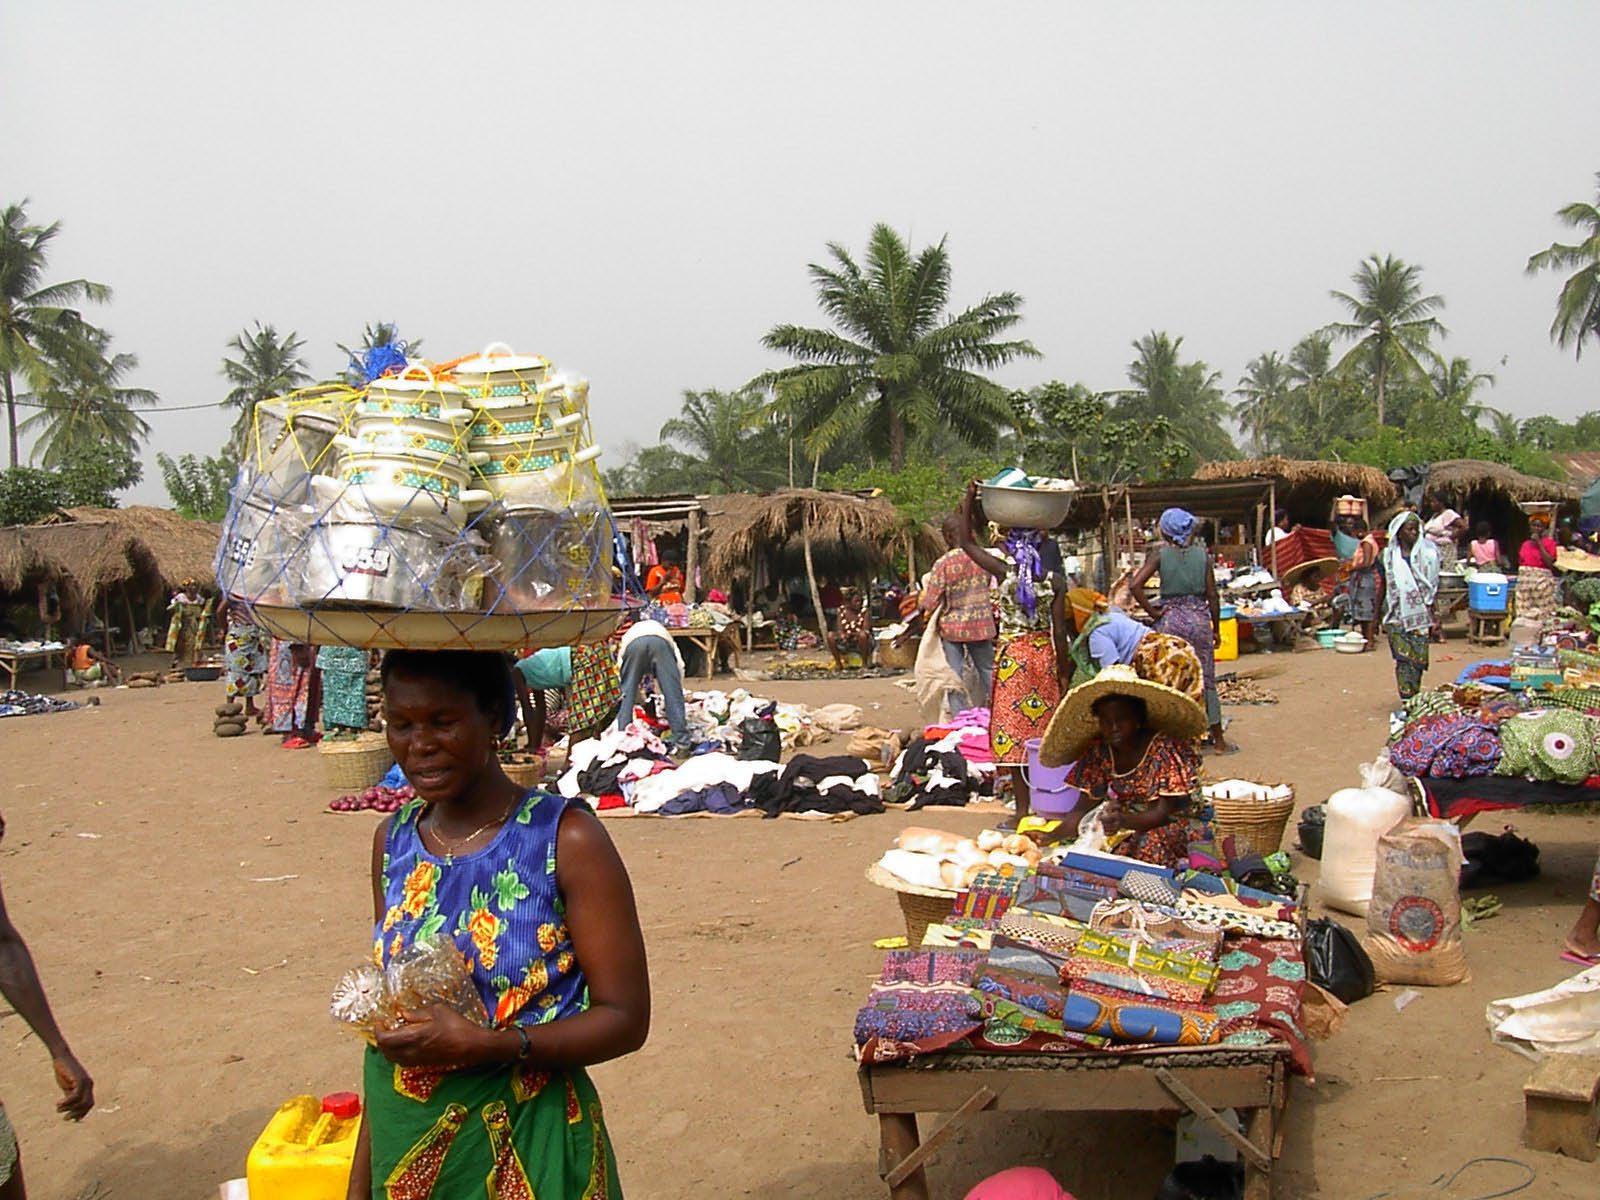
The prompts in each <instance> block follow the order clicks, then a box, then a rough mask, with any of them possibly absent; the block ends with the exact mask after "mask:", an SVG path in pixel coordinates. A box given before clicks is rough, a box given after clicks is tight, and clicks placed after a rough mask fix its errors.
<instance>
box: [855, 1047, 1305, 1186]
mask: <svg viewBox="0 0 1600 1200" xmlns="http://www.w3.org/2000/svg"><path fill="white" fill-rule="evenodd" d="M1288 1071H1289V1047H1287V1046H1285V1045H1283V1044H1281V1043H1272V1044H1269V1045H1265V1046H1251V1047H1234V1046H1226V1047H1224V1046H1196V1047H1192V1048H1187V1047H1186V1048H1177V1047H1170V1048H1162V1049H1159V1050H1144V1051H1133V1052H1127V1053H1118V1054H1111V1053H1106V1052H1103V1051H1090V1050H1086V1051H1078V1052H1073V1053H1067V1054H1017V1055H1011V1054H975V1053H938V1054H928V1055H924V1056H922V1057H920V1058H917V1059H913V1060H912V1061H910V1062H895V1063H878V1064H874V1063H865V1064H863V1065H862V1066H861V1068H860V1070H859V1071H858V1072H857V1074H858V1077H859V1080H860V1083H861V1096H862V1099H863V1100H864V1101H865V1102H866V1106H867V1111H868V1112H869V1113H875V1114H876V1115H877V1117H878V1126H879V1134H880V1137H881V1138H882V1150H881V1152H880V1154H879V1160H878V1162H879V1173H880V1174H881V1175H882V1176H883V1178H884V1182H885V1183H887V1184H888V1185H889V1195H890V1197H891V1200H928V1180H927V1176H926V1174H925V1170H924V1169H925V1167H926V1165H927V1162H928V1160H929V1159H930V1158H931V1157H932V1156H933V1154H934V1152H935V1151H937V1150H938V1148H939V1147H940V1146H941V1145H943V1144H944V1142H945V1141H946V1140H947V1139H948V1138H949V1137H950V1136H951V1134H953V1133H954V1132H955V1131H956V1130H957V1129H958V1128H959V1127H960V1126H961V1125H962V1124H963V1123H964V1122H965V1121H966V1120H967V1119H968V1118H969V1117H971V1116H972V1114H973V1113H976V1112H985V1111H987V1112H1033V1111H1039V1112H1076V1113H1084V1112H1128V1111H1135V1112H1159V1111H1173V1110H1188V1111H1189V1112H1192V1113H1194V1114H1195V1116H1197V1117H1198V1118H1199V1119H1200V1120H1202V1121H1204V1122H1205V1123H1206V1124H1207V1125H1209V1126H1211V1128H1212V1129H1214V1130H1216V1131H1217V1132H1218V1133H1220V1134H1221V1135H1222V1136H1224V1137H1226V1138H1227V1139H1228V1140H1229V1141H1230V1142H1232V1143H1233V1144H1234V1146H1235V1147H1237V1149H1238V1150H1239V1157H1240V1160H1241V1161H1242V1162H1243V1163H1244V1172H1245V1175H1244V1181H1245V1182H1244V1196H1245V1200H1272V1196H1273V1183H1272V1167H1273V1162H1274V1161H1275V1160H1276V1159H1277V1157H1278V1154H1279V1152H1280V1151H1281V1149H1282V1144H1283V1114H1284V1108H1285V1106H1286V1105H1287V1103H1288V1091H1289V1089H1288ZM1225 1108H1235V1109H1240V1110H1241V1113H1240V1115H1241V1117H1242V1118H1243V1120H1244V1132H1243V1133H1242V1134H1241V1133H1239V1132H1237V1131H1235V1130H1234V1129H1233V1127H1232V1126H1231V1125H1228V1124H1226V1123H1225V1122H1224V1121H1223V1120H1222V1119H1221V1117H1220V1116H1219V1115H1218V1110H1219V1109H1225ZM925 1112H928V1113H931V1112H947V1113H950V1114H951V1116H950V1117H949V1119H948V1120H946V1121H945V1122H944V1124H942V1125H941V1126H940V1127H939V1128H938V1129H936V1130H934V1131H933V1133H931V1134H930V1135H929V1136H928V1138H927V1139H926V1140H923V1139H922V1138H921V1137H920V1135H919V1134H918V1131H917V1114H918V1113H925Z"/></svg>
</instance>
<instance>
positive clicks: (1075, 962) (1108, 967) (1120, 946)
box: [1062, 930, 1217, 1003]
mask: <svg viewBox="0 0 1600 1200" xmlns="http://www.w3.org/2000/svg"><path fill="white" fill-rule="evenodd" d="M1062 979H1063V981H1064V982H1066V983H1067V984H1068V985H1069V986H1071V987H1077V986H1078V985H1079V984H1082V983H1096V984H1102V985H1104V986H1106V987H1112V988H1117V989H1119V990H1121V991H1124V992H1131V993H1132V994H1134V995H1137V996H1156V997H1160V998H1161V999H1163V1000H1181V1001H1184V1002H1186V1003H1195V1002H1197V1001H1200V1000H1204V999H1205V996H1206V993H1207V992H1208V991H1210V990H1211V986H1212V984H1214V983H1216V981H1217V966H1216V964H1215V963H1214V962H1207V961H1205V960H1204V959H1199V958H1193V957H1190V956H1188V955H1185V954H1182V953H1178V952H1174V951H1170V950H1157V949H1154V948H1153V947H1150V946H1147V945H1143V944H1141V943H1139V942H1136V941H1130V940H1128V939H1125V938H1120V937H1117V936H1115V935H1113V934H1106V933H1095V932H1093V931H1092V930H1091V931H1087V932H1085V933H1084V934H1083V936H1082V937H1080V938H1079V939H1078V944H1077V946H1076V947H1075V948H1074V949H1073V951H1072V955H1071V957H1070V958H1068V959H1067V963H1066V966H1065V967H1064V968H1063V970H1062Z"/></svg>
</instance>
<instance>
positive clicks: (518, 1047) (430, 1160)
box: [347, 650, 650, 1200]
mask: <svg viewBox="0 0 1600 1200" xmlns="http://www.w3.org/2000/svg"><path fill="white" fill-rule="evenodd" d="M383 696H384V711H385V713H386V715H387V718H388V727H387V735H388V739H389V748H390V750H391V751H393V752H394V756H395V759H396V761H397V762H398V763H399V764H400V767H401V769H402V770H404V771H405V774H406V778H407V780H409V781H410V783H411V786H412V787H413V788H415V789H416V792H417V796H418V799H417V800H415V801H414V802H412V803H411V804H408V805H407V806H406V807H405V808H403V809H401V810H400V811H399V812H398V813H396V814H395V815H394V816H393V817H391V818H389V819H388V820H387V821H385V822H384V823H383V824H382V825H381V826H379V828H378V830H377V833H376V836H375V837H374V839H373V844H372V893H373V915H374V921H375V923H376V927H375V930H374V938H375V945H374V951H375V954H376V956H377V958H378V960H379V962H380V963H388V962H389V961H391V960H392V959H393V958H394V957H395V956H396V955H398V954H401V953H403V952H405V951H407V950H409V949H410V948H412V947H413V946H415V945H416V944H417V943H419V942H427V941H430V940H434V939H440V938H449V939H452V940H453V941H454V942H455V943H456V945H457V947H458V948H459V949H460V950H461V952H462V954H463V955H464V956H465V957H466V959H467V962H468V964H469V965H470V968H471V971H472V983H473V985H474V987H475V988H476V990H477V992H478V994H479V997H480V999H482V1001H483V1003H484V1007H485V1008H486V1009H487V1010H488V1012H489V1014H490V1022H491V1023H490V1024H489V1026H487V1027H485V1026H482V1025H479V1024H477V1023H475V1022H473V1021H472V1020H470V1019H469V1018H467V1017H465V1016H462V1015H461V1014H460V1013H458V1012H457V1011H456V1010H455V1009H453V1008H451V1007H448V1006H445V1005H435V1006H433V1007H430V1008H428V1009H426V1010H423V1011H418V1012H408V1013H406V1014H405V1020H404V1022H403V1023H402V1024H401V1025H399V1026H398V1027H396V1028H394V1029H388V1030H384V1031H382V1032H380V1033H378V1035H377V1045H376V1047H375V1048H373V1049H369V1050H367V1052H366V1060H365V1091H366V1117H365V1120H363V1122H362V1126H361V1133H360V1140H359V1142H358V1144H357V1148H356V1154H355V1162H354V1164H353V1166H352V1170H351V1173H350V1184H349V1190H348V1192H347V1195H348V1197H349V1200H392V1198H394V1197H399V1196H416V1197H433V1198H434V1200H456V1198H457V1197H468V1196H473V1197H482V1196H484V1195H485V1194H487V1195H488V1196H491V1197H500V1196H505V1197H511V1196H519V1197H530V1198H531V1197H535V1196H538V1197H572V1198H573V1200H576V1198H577V1197H580V1196H590V1197H600V1196H604V1197H608V1198H615V1197H620V1196H621V1195H622V1191H621V1188H620V1186H619V1184H618V1180H617V1165H616V1159H615V1157H614V1156H613V1154H612V1150H611V1141H610V1138H609V1137H608V1136H607V1133H606V1128H605V1122H604V1120H603V1118H602V1115H601V1108H600V1099H599V1096H598V1094H597V1093H596V1091H595V1087H594V1084H593V1083H591V1082H590V1080H589V1076H588V1073H587V1070H586V1068H588V1067H591V1066H594V1065H595V1064H597V1063H602V1062H606V1061H608V1060H610V1059H614V1058H618V1057H621V1056H622V1055H625V1054H631V1053H632V1052H633V1051H635V1050H637V1049H638V1048H639V1047H640V1046H641V1045H643V1044H644V1040H645V1037H646V1035H647V1034H648V1032H649V1027H650V981H649V974H648V970H647V967H646V964H645V949H644V938H643V936H642V935H641V933H640V931H639V916H638V911H637V909H636V907H635V904H634V897H633V888H632V885H631V884H630V882H629V880H628V872H627V869H626V868H625V867H624V866H623V864H622V860H621V858H620V857H619V856H618V855H617V851H616V847H615V846H613V845H612V843H611V839H610V838H609V837H607V835H606V832H605V830H604V829H603V828H602V827H601V825H600V822H599V821H598V820H597V819H596V818H595V816H594V814H593V813H592V812H591V811H590V810H589V809H588V807H587V806H586V805H585V804H584V803H583V802H582V801H581V800H569V799H567V798H565V797H563V796H559V795H554V794H551V793H547V792H542V791H538V790H525V789H523V788H520V787H518V786H517V785H516V784H514V783H512V781H511V780H509V779H508V778H506V775H505V772H504V771H502V770H501V768H500V762H499V758H498V756H497V755H496V753H495V750H496V746H497V744H498V742H499V740H500V738H501V737H503V736H504V735H505V734H506V732H507V731H508V730H509V728H510V726H511V716H512V711H513V707H514V705H515V703H516V701H515V691H514V688H513V683H512V667H511V663H510V661H509V659H508V657H507V656H506V655H503V654H494V653H476V652H471V651H434V652H429V651H417V650H396V651H391V652H390V653H389V654H387V655H386V656H385V657H384V661H383ZM486 1188H487V1193H486V1192H485V1189H486Z"/></svg>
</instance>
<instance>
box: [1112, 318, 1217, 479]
mask: <svg viewBox="0 0 1600 1200" xmlns="http://www.w3.org/2000/svg"><path fill="white" fill-rule="evenodd" d="M1133 348H1134V351H1135V353H1136V354H1137V356H1138V357H1136V358H1135V359H1134V360H1133V362H1131V363H1129V364H1128V381H1129V382H1130V383H1132V384H1133V387H1132V388H1131V389H1129V390H1125V391H1122V392H1120V393H1118V399H1117V403H1116V406H1115V407H1114V409H1113V410H1112V414H1111V415H1112V416H1113V417H1115V418H1116V419H1117V420H1118V421H1132V422H1136V423H1139V424H1151V423H1153V422H1155V421H1157V420H1164V421H1166V422H1167V423H1168V424H1170V425H1171V427H1172V432H1173V433H1174V434H1175V435H1176V436H1177V438H1178V440H1179V441H1181V442H1182V443H1183V444H1184V445H1185V446H1187V447H1188V449H1189V452H1190V454H1191V456H1192V457H1194V458H1196V459H1198V460H1199V461H1202V462H1207V461H1211V460H1213V459H1219V458H1229V457H1231V456H1232V455H1233V454H1234V453H1235V452H1236V449H1237V448H1236V447H1235V446H1234V444H1233V439H1232V438H1231V437H1229V436H1228V431H1227V429H1226V428H1225V427H1224V422H1225V421H1226V420H1227V419H1228V417H1229V416H1231V415H1232V410H1231V409H1230V408H1229V407H1228V402H1227V399H1226V398H1225V397H1224V396H1223V393H1222V389H1221V387H1219V386H1218V383H1219V382H1220V380H1221V379H1222V375H1221V373H1220V372H1217V371H1213V370H1212V369H1211V368H1210V367H1209V366H1207V365H1206V364H1205V363H1204V362H1202V361H1199V360H1196V361H1194V362H1188V363H1186V362H1183V361H1182V359H1181V358H1180V357H1179V352H1180V351H1181V350H1182V349H1183V339H1182V338H1181V337H1178V338H1174V337H1171V336H1170V335H1168V334H1166V333H1161V332H1157V331H1155V330H1152V331H1151V332H1149V333H1147V334H1145V335H1144V337H1142V338H1140V339H1139V340H1138V341H1136V342H1134V343H1133Z"/></svg>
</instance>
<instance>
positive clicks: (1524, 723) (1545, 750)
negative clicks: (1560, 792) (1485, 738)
mask: <svg viewBox="0 0 1600 1200" xmlns="http://www.w3.org/2000/svg"><path fill="white" fill-rule="evenodd" d="M1597 730H1600V723H1597V722H1596V721H1595V719H1594V718H1593V717H1588V716H1585V715H1584V714H1583V713H1579V712H1573V711H1572V710H1571V709H1568V708H1551V709H1545V710H1543V711H1541V712H1532V713H1525V714H1523V715H1522V716H1517V717H1511V718H1509V719H1508V720H1505V721H1502V722H1501V723H1500V747H1501V754H1500V763H1499V766H1498V767H1497V768H1496V773H1497V774H1500V775H1513V776H1515V775H1521V776H1524V777H1526V778H1528V779H1535V780H1542V781H1548V782H1553V783H1582V782H1583V781H1584V780H1585V779H1587V778H1589V776H1591V775H1593V774H1594V773H1595V768H1596V759H1595V741H1596V740H1597V739H1596V731H1597Z"/></svg>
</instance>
